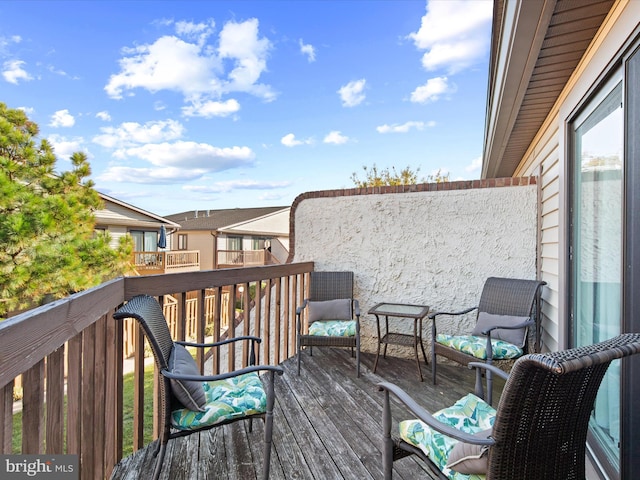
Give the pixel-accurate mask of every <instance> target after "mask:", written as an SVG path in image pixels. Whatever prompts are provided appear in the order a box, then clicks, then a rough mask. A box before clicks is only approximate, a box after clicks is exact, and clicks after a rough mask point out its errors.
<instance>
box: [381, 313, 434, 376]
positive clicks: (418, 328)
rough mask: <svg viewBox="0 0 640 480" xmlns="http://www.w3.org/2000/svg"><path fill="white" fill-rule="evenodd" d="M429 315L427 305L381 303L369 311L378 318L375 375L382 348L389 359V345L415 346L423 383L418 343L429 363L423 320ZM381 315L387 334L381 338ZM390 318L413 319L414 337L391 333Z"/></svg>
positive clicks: (425, 360) (419, 372)
mask: <svg viewBox="0 0 640 480" xmlns="http://www.w3.org/2000/svg"><path fill="white" fill-rule="evenodd" d="M428 313H429V307H428V306H427V305H408V304H402V303H379V304H377V305H376V306H375V307H373V308H372V309H370V310H369V314H370V315H375V316H376V326H377V328H378V352H377V353H376V361H375V363H374V365H373V373H375V372H376V369H377V368H378V358H379V357H380V346H381V345H384V352H383V356H384V357H385V358H387V345H389V344H393V345H402V346H405V347H411V346H413V352H414V354H415V358H416V365H417V366H418V377H419V378H420V381H421V382H422V381H423V380H422V370H421V369H420V360H419V359H418V343H420V349H421V350H422V356H423V357H424V363H425V364H428V362H427V354H426V353H425V351H424V345H423V344H422V319H423V318H424V317H426V316H427V314H428ZM380 315H384V323H385V334H384V335H382V336H381V332H380ZM389 317H398V318H404V319H413V335H409V334H406V333H389Z"/></svg>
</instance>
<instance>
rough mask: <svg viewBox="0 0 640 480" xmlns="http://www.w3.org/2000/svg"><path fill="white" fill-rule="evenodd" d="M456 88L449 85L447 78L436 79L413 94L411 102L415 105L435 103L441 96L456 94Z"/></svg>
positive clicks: (428, 81)
mask: <svg viewBox="0 0 640 480" xmlns="http://www.w3.org/2000/svg"><path fill="white" fill-rule="evenodd" d="M455 91H456V89H455V87H454V86H450V85H449V81H448V79H447V77H435V78H430V79H429V80H427V83H425V84H424V85H422V86H420V87H418V88H416V89H415V90H414V91H413V92H411V101H412V102H415V103H428V102H435V101H436V100H438V99H440V97H441V96H443V95H445V94H449V93H453V92H455Z"/></svg>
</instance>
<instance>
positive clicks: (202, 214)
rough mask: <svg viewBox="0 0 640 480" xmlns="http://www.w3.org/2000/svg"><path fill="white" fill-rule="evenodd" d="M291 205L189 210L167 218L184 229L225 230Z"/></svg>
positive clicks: (286, 208) (285, 208)
mask: <svg viewBox="0 0 640 480" xmlns="http://www.w3.org/2000/svg"><path fill="white" fill-rule="evenodd" d="M289 208H290V207H257V208H231V209H223V210H189V211H187V212H181V213H174V214H172V215H167V216H166V218H167V219H168V220H171V221H173V222H176V223H178V224H180V226H181V229H182V230H224V229H226V228H229V227H232V226H237V225H239V224H244V223H246V222H249V221H252V220H256V219H259V218H261V217H265V216H268V215H272V214H274V213H277V212H281V211H284V210H288V209H289Z"/></svg>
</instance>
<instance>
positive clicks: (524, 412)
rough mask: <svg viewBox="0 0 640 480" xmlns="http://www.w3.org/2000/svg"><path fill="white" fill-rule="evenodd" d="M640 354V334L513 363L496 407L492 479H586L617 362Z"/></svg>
mask: <svg viewBox="0 0 640 480" xmlns="http://www.w3.org/2000/svg"><path fill="white" fill-rule="evenodd" d="M636 353H640V334H636V333H633V334H623V335H619V336H617V337H615V338H612V339H610V340H607V341H605V342H601V343H598V344H595V345H589V346H586V347H580V348H576V349H572V350H564V351H560V352H554V353H548V354H530V355H525V356H524V357H522V358H520V359H519V360H517V361H516V363H515V364H514V366H513V368H512V370H511V373H510V375H509V379H508V380H507V383H506V384H505V387H504V390H503V392H502V395H501V397H500V403H499V405H498V409H497V415H496V420H495V424H494V427H493V434H492V436H493V438H494V439H495V441H496V444H495V445H494V446H492V447H491V449H490V451H489V469H488V472H487V480H490V479H491V478H494V479H495V478H500V479H502V478H545V479H546V478H549V479H560V478H561V479H584V478H585V445H586V440H587V431H588V424H589V418H590V415H591V412H592V410H593V406H594V402H595V398H596V394H597V393H598V388H599V387H600V383H601V382H602V378H603V376H604V374H605V373H606V370H607V368H608V367H609V364H610V363H611V361H612V360H615V359H617V358H622V357H626V356H629V355H633V354H636Z"/></svg>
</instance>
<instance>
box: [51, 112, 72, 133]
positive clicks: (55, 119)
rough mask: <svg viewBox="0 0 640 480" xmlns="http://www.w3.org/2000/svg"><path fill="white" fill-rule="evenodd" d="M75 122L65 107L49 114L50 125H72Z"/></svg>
mask: <svg viewBox="0 0 640 480" xmlns="http://www.w3.org/2000/svg"><path fill="white" fill-rule="evenodd" d="M75 123H76V119H75V118H73V115H71V114H70V113H69V110H67V109H66V108H65V109H64V110H58V111H57V112H55V113H54V114H53V115H51V122H50V123H49V126H50V127H56V128H57V127H73V125H74V124H75Z"/></svg>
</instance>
